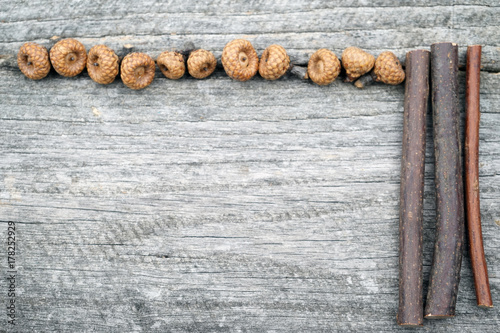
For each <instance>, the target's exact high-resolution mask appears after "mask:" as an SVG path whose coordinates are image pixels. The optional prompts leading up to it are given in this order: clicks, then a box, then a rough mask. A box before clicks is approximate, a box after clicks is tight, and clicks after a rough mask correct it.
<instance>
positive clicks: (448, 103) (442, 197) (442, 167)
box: [425, 43, 465, 319]
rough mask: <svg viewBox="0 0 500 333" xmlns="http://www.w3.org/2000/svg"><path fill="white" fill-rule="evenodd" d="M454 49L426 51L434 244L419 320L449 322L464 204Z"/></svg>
mask: <svg viewBox="0 0 500 333" xmlns="http://www.w3.org/2000/svg"><path fill="white" fill-rule="evenodd" d="M457 51H458V46H457V45H456V44H452V43H437V44H432V45H431V82H432V109H433V112H432V115H433V125H434V154H435V159H436V168H435V173H436V175H435V178H436V179H435V182H436V213H437V214H436V215H437V216H436V220H437V221H436V243H435V246H434V257H433V260H432V267H431V275H430V280H429V292H428V294H427V304H426V306H425V318H429V319H440V318H447V317H453V316H454V315H455V305H456V301H457V292H458V284H459V282H460V268H461V266H462V252H463V243H464V236H465V234H464V201H463V182H462V181H463V180H462V164H461V155H460V151H461V147H460V134H459V119H460V118H459V110H458V52H457Z"/></svg>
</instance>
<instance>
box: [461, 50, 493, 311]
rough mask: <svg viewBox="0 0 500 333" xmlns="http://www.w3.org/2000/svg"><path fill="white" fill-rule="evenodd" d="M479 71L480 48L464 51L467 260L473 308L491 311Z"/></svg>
mask: <svg viewBox="0 0 500 333" xmlns="http://www.w3.org/2000/svg"><path fill="white" fill-rule="evenodd" d="M480 71H481V45H473V46H469V47H468V48H467V69H466V75H467V79H466V92H465V106H466V118H465V198H466V206H465V207H466V211H467V225H468V230H469V247H470V258H471V263H472V272H473V274H474V285H475V287H476V298H477V305H478V306H480V307H483V308H492V307H493V301H492V299H491V292H490V282H489V279H488V268H487V266H486V259H485V258H484V248H483V234H482V231H481V214H480V205H479V117H480V112H479V83H480Z"/></svg>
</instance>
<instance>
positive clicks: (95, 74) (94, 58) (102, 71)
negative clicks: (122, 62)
mask: <svg viewBox="0 0 500 333" xmlns="http://www.w3.org/2000/svg"><path fill="white" fill-rule="evenodd" d="M118 68H119V66H118V56H117V55H116V54H115V51H113V50H112V49H110V48H109V47H107V46H106V45H96V46H94V47H92V48H91V49H90V51H89V54H88V57H87V72H88V73H89V76H90V78H91V79H92V80H94V81H95V82H97V83H100V84H109V83H111V82H113V81H114V80H115V77H116V76H117V75H118Z"/></svg>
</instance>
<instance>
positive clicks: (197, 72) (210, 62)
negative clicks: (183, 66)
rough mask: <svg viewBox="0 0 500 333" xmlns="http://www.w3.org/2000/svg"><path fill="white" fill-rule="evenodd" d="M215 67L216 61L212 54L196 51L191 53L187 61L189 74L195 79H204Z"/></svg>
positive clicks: (205, 51)
mask: <svg viewBox="0 0 500 333" xmlns="http://www.w3.org/2000/svg"><path fill="white" fill-rule="evenodd" d="M215 66H217V60H216V59H215V56H214V55H213V53H212V52H210V51H207V50H201V49H200V50H196V51H193V52H191V54H190V55H189V58H188V60H187V67H188V71H189V74H190V75H191V76H192V77H194V78H197V79H204V78H206V77H207V76H209V75H210V74H212V73H213V72H214V70H215Z"/></svg>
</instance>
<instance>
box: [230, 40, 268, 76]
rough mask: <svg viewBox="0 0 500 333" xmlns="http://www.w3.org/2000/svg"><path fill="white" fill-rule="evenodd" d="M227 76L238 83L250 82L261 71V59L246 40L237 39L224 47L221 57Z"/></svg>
mask: <svg viewBox="0 0 500 333" xmlns="http://www.w3.org/2000/svg"><path fill="white" fill-rule="evenodd" d="M221 61H222V66H224V70H225V71H226V74H227V75H228V76H229V77H230V78H232V79H234V80H237V81H248V80H250V79H251V78H252V77H253V76H254V75H255V74H256V73H257V70H258V69H259V57H258V56H257V52H255V49H254V48H253V46H252V43H250V42H249V41H247V40H246V39H235V40H233V41H230V42H229V43H227V44H226V46H224V50H222V56H221Z"/></svg>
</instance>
